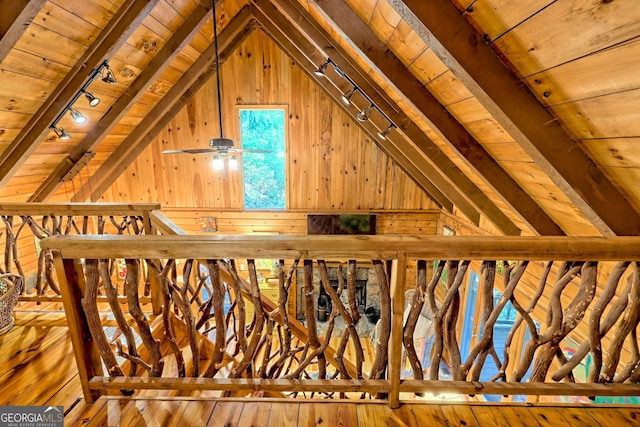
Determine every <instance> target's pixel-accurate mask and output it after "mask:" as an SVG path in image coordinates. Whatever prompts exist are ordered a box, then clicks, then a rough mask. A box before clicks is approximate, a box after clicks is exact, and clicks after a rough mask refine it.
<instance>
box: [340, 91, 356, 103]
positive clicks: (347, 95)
mask: <svg viewBox="0 0 640 427" xmlns="http://www.w3.org/2000/svg"><path fill="white" fill-rule="evenodd" d="M356 90H357V88H355V87H354V88H352V89H351V90H350V91H348V92H345V93H343V94H342V102H344V104H345V105H351V97H352V96H353V94H354V93H356Z"/></svg>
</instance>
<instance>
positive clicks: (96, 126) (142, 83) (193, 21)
mask: <svg viewBox="0 0 640 427" xmlns="http://www.w3.org/2000/svg"><path fill="white" fill-rule="evenodd" d="M208 16H209V9H208V8H206V7H204V6H201V7H198V8H196V10H195V11H194V12H193V13H192V14H191V15H190V16H189V18H187V20H186V21H185V22H184V23H183V24H182V25H181V26H180V28H179V29H178V30H177V31H176V32H175V33H174V34H173V36H172V37H171V39H169V40H168V41H167V42H166V44H164V46H163V47H162V48H161V49H160V50H159V51H158V53H157V55H156V56H154V57H153V59H152V60H151V61H150V62H149V63H148V64H147V67H146V68H145V69H144V70H143V71H142V73H141V74H140V75H139V76H138V77H136V79H135V80H134V81H133V83H132V84H131V85H130V86H129V87H128V88H127V89H126V91H125V93H123V95H122V96H121V97H120V98H118V100H117V101H116V102H115V104H113V105H112V107H111V108H110V109H109V111H108V112H107V113H106V114H105V115H104V116H103V117H102V118H101V119H100V121H98V122H97V123H93V128H92V129H91V130H90V131H89V133H88V134H87V136H86V137H85V138H83V139H82V141H80V143H79V144H78V145H77V146H76V147H75V148H74V149H73V151H72V152H71V153H69V160H70V161H71V163H72V164H73V165H75V164H76V163H77V162H78V161H79V160H80V159H81V158H82V156H83V155H84V153H86V152H89V151H92V150H93V149H94V148H95V147H96V146H97V145H98V143H99V142H100V141H101V140H102V139H103V138H104V136H106V135H107V134H109V132H110V130H111V129H112V128H113V127H114V126H115V125H119V121H120V120H121V119H122V118H123V117H124V116H125V115H126V113H127V111H128V110H129V108H130V107H131V106H132V105H134V104H135V103H136V101H137V99H138V98H139V97H140V96H141V95H142V93H143V92H144V91H145V90H146V89H147V88H148V87H149V86H150V85H151V84H152V83H153V82H154V81H155V80H156V79H157V77H158V76H159V75H160V74H161V73H162V72H163V71H164V69H165V68H166V67H167V66H168V65H169V64H170V62H171V61H172V60H173V59H174V58H175V57H176V56H177V55H178V53H179V52H180V51H181V50H182V48H183V47H184V46H185V45H186V44H187V43H188V41H189V40H190V39H191V37H192V36H193V35H194V34H195V32H197V31H198V30H199V28H200V26H201V25H202V24H203V23H204V22H205V21H206V19H207V18H208ZM64 165H65V166H66V165H67V164H66V163H65V164H64ZM65 169H66V168H65V167H63V168H56V170H55V171H54V172H53V173H51V174H50V176H49V178H48V179H47V180H46V181H45V183H43V185H42V186H40V188H38V189H37V190H36V192H35V193H34V194H33V195H32V196H31V197H30V198H29V201H31V202H37V201H43V200H46V198H47V197H48V196H49V195H50V194H52V193H53V192H54V191H55V189H56V188H57V186H58V185H60V179H62V177H64V176H65V175H66V174H67V173H68V171H69V170H70V168H69V169H68V170H65Z"/></svg>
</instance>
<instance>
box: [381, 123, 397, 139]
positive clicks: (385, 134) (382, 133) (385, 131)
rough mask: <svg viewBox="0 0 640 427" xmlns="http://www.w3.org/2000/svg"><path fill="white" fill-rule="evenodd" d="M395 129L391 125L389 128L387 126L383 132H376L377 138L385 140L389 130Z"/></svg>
mask: <svg viewBox="0 0 640 427" xmlns="http://www.w3.org/2000/svg"><path fill="white" fill-rule="evenodd" d="M395 127H396V125H394V124H393V123H391V124H390V125H389V126H387V128H386V129H385V130H383V131H380V132H378V136H379V137H380V139H383V140H386V139H387V135H389V132H391V129H393V128H395Z"/></svg>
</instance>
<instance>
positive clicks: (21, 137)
mask: <svg viewBox="0 0 640 427" xmlns="http://www.w3.org/2000/svg"><path fill="white" fill-rule="evenodd" d="M156 1H158V0H150V1H149V2H136V1H135V0H130V1H128V2H127V3H126V7H123V8H122V9H121V10H119V11H118V13H117V14H116V15H114V18H113V20H112V21H110V22H109V24H108V25H107V27H105V30H104V31H103V33H102V34H101V35H100V37H99V38H98V39H97V40H96V42H95V43H94V44H93V45H92V46H91V47H90V48H89V49H88V50H87V52H85V55H84V56H83V58H82V59H81V60H80V61H78V63H76V64H75V65H74V66H73V68H72V69H71V71H70V72H69V74H68V75H67V76H66V77H65V78H64V79H63V80H62V81H61V82H60V84H59V85H58V87H57V88H56V89H55V90H54V91H53V92H52V93H51V94H50V96H49V98H48V99H47V101H46V102H45V103H44V104H43V105H42V107H41V108H40V109H39V110H38V111H37V112H36V113H35V114H34V115H33V116H32V117H31V118H30V120H29V123H28V124H26V125H25V126H24V127H22V130H21V131H20V133H19V134H18V136H17V137H16V138H15V139H14V140H13V141H12V143H11V145H10V146H9V147H7V149H5V150H4V151H3V152H2V154H0V187H1V186H2V185H4V184H6V183H7V181H8V179H9V178H10V177H11V176H12V175H13V174H14V173H15V172H16V171H17V170H18V169H19V168H20V166H22V164H23V163H24V162H25V161H26V159H27V158H28V156H29V155H30V154H31V153H33V151H34V150H35V149H36V148H37V146H38V145H39V144H40V143H41V142H42V140H43V138H44V137H45V136H46V135H47V134H48V133H49V128H48V127H49V124H50V123H51V122H52V121H53V119H54V118H55V117H56V116H57V115H58V113H60V112H61V111H62V110H63V109H64V108H65V107H66V103H67V102H68V101H69V99H71V98H72V97H73V95H74V94H75V93H76V92H77V91H78V90H79V89H80V87H82V85H83V83H84V82H85V80H86V69H91V68H94V67H98V66H99V64H100V63H101V62H102V60H103V59H104V57H105V56H107V55H109V53H111V52H112V51H113V50H114V49H117V48H118V47H120V46H121V45H123V44H124V43H125V42H126V39H127V38H128V35H129V34H130V32H131V31H133V28H135V26H136V25H137V24H138V23H139V22H140V21H141V19H143V17H144V15H145V14H147V13H148V11H149V9H150V8H151V7H153V5H154V4H155V2H156Z"/></svg>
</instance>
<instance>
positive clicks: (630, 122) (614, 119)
mask: <svg viewBox="0 0 640 427" xmlns="http://www.w3.org/2000/svg"><path fill="white" fill-rule="evenodd" d="M639 106H640V88H636V89H632V90H628V91H625V92H617V93H611V94H607V95H602V96H598V97H596V98H589V99H584V100H581V101H575V102H568V103H565V104H561V105H556V106H554V107H552V110H553V111H554V112H555V113H556V114H557V115H558V117H559V118H560V120H561V121H562V122H563V123H564V124H565V125H566V127H567V128H569V129H570V131H571V132H572V134H573V135H574V136H575V138H577V139H582V138H619V137H629V136H631V137H637V136H640V122H639V121H638V107H639Z"/></svg>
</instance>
